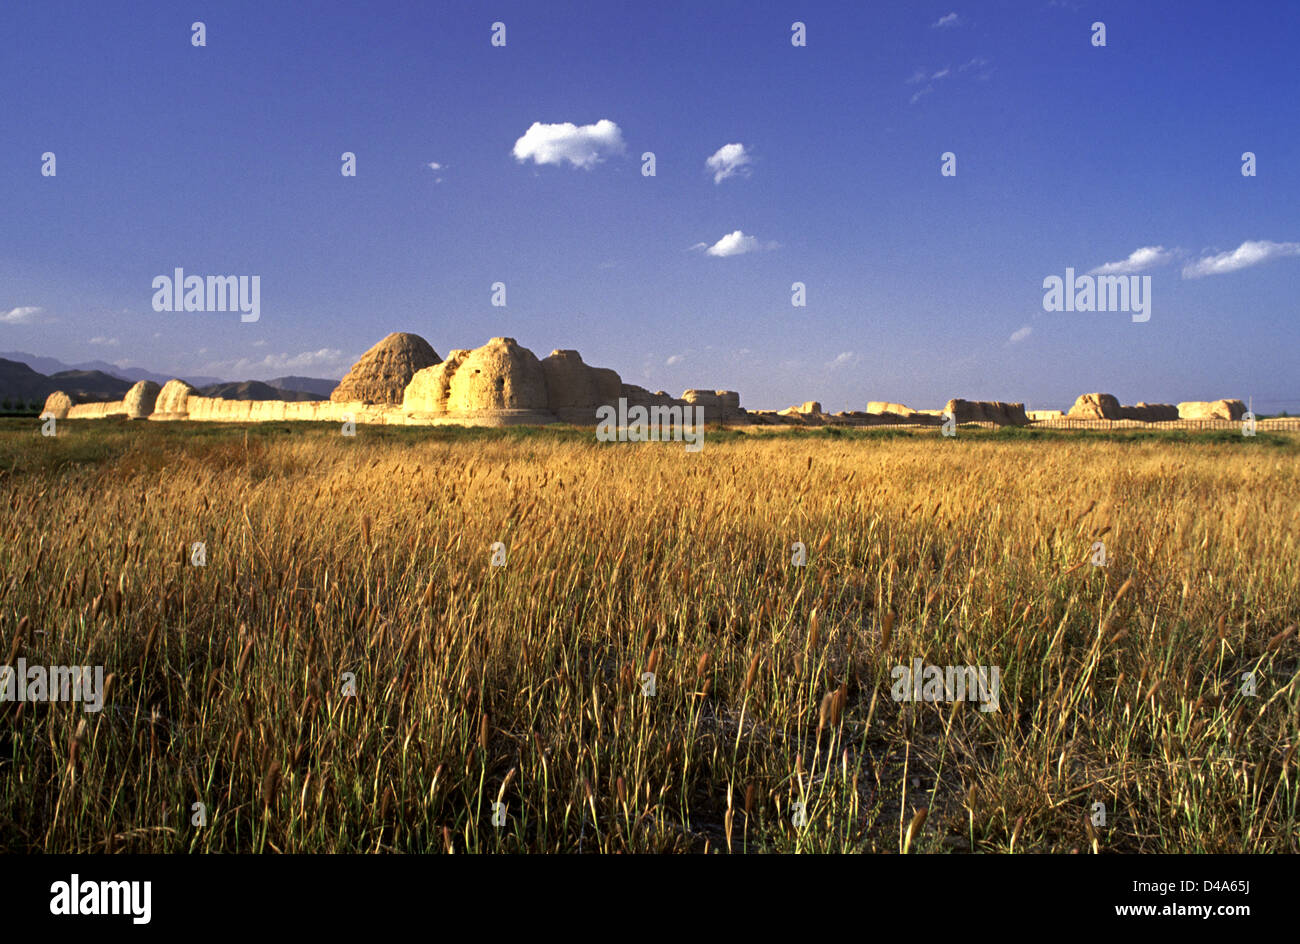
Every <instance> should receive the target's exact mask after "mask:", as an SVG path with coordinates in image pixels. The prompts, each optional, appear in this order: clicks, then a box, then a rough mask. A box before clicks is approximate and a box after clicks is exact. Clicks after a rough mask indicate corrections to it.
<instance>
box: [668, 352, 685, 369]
mask: <svg viewBox="0 0 1300 944" xmlns="http://www.w3.org/2000/svg"><path fill="white" fill-rule="evenodd" d="M684 360H686V355H685V354H673V355H672V356H671V357H669V358H668V360H666V361H664V364H666V365H667V366H669V367H675V366H677V365H678V364H680V363H681V362H682V361H684Z"/></svg>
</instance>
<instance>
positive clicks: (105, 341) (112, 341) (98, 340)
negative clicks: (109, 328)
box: [90, 334, 120, 347]
mask: <svg viewBox="0 0 1300 944" xmlns="http://www.w3.org/2000/svg"><path fill="white" fill-rule="evenodd" d="M90 343H91V344H102V345H104V346H105V347H117V345H118V344H119V343H120V342H119V341H118V340H117V338H106V337H104V336H103V335H102V334H101V335H98V336H97V337H93V338H91V339H90Z"/></svg>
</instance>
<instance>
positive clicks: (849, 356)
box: [826, 351, 859, 370]
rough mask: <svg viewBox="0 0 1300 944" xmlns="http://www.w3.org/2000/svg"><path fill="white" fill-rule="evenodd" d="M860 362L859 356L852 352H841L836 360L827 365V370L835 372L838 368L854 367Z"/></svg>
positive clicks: (836, 356)
mask: <svg viewBox="0 0 1300 944" xmlns="http://www.w3.org/2000/svg"><path fill="white" fill-rule="evenodd" d="M858 360H859V357H858V355H857V354H854V353H853V352H852V351H841V352H840V353H838V354H836V355H835V358H834V360H832V361H830V362H828V363H827V365H826V369H827V370H835V368H837V367H852V366H853V365H854V364H856V363H857V362H858Z"/></svg>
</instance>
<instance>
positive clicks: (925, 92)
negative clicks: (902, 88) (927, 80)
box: [911, 85, 934, 105]
mask: <svg viewBox="0 0 1300 944" xmlns="http://www.w3.org/2000/svg"><path fill="white" fill-rule="evenodd" d="M933 91H934V86H933V85H927V86H926V87H925V88H923V89H921V90H920V91H919V92H915V93H913V94H912V100H911V104H913V105H915V104H916V103H917V102H919V101H920V100H921V99H923V98H925V96H927V95H929V94H930V93H931V92H933Z"/></svg>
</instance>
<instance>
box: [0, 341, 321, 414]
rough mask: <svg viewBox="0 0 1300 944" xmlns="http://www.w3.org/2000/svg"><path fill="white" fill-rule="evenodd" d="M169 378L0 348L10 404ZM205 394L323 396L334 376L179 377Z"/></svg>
mask: <svg viewBox="0 0 1300 944" xmlns="http://www.w3.org/2000/svg"><path fill="white" fill-rule="evenodd" d="M171 379H172V378H171V376H168V375H166V374H157V373H154V372H153V371H149V370H145V369H143V368H141V367H118V366H117V365H115V364H110V363H108V362H107V361H84V362H82V363H80V364H65V363H64V362H63V361H60V360H58V359H56V358H53V357H38V356H36V355H35V354H27V353H25V352H23V351H3V352H0V399H6V400H9V401H10V402H11V403H14V402H17V401H22V402H23V403H31V402H35V403H36V405H37V406H39V405H40V404H42V403H44V402H45V398H46V397H48V396H49V395H50V394H51V393H53V392H54V391H55V390H62V391H63V392H64V393H66V394H68V395H69V396H71V397H72V398H73V399H74V400H77V401H79V402H83V403H84V402H91V401H95V400H116V399H119V398H120V397H121V396H122V395H123V394H124V393H126V391H127V390H129V389H130V388H131V385H132V384H134V383H136V382H137V381H140V380H152V381H153V382H154V383H158V384H164V383H166V382H167V381H168V380H171ZM181 379H183V380H185V381H186V382H187V383H189V384H191V385H192V386H194V387H196V388H198V390H199V392H200V393H201V394H203V395H204V396H207V397H220V398H222V399H226V400H291V401H296V400H327V399H329V395H330V393H331V392H332V391H333V390H334V388H335V387H337V386H338V381H337V380H329V379H326V378H322V377H276V378H275V379H273V380H244V381H226V380H221V379H220V378H218V377H205V376H190V377H183V378H181Z"/></svg>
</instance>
